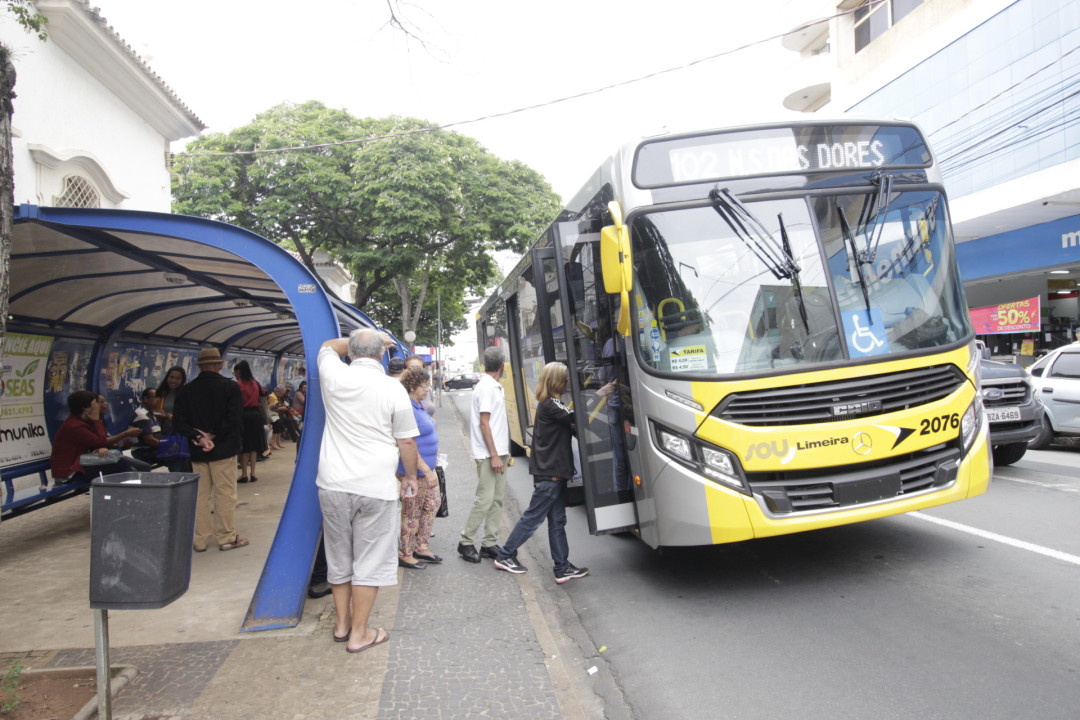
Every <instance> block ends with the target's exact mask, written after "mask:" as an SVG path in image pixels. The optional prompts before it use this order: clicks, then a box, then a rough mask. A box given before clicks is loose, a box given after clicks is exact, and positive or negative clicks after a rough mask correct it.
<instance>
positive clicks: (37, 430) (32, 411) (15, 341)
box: [0, 333, 52, 467]
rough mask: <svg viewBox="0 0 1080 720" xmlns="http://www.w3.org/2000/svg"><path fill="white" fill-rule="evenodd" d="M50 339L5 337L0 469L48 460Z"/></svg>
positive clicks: (0, 377)
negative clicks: (45, 401) (46, 373)
mask: <svg viewBox="0 0 1080 720" xmlns="http://www.w3.org/2000/svg"><path fill="white" fill-rule="evenodd" d="M51 348H52V338H49V337H44V336H42V335H23V334H21V333H11V334H9V335H8V336H7V337H6V338H4V367H3V372H2V373H0V466H2V467H9V466H11V465H19V464H21V463H25V462H30V461H32V460H41V459H43V458H47V457H49V454H50V453H51V451H52V445H51V444H50V442H49V433H48V431H47V430H46V429H45V405H44V403H43V402H42V398H43V397H44V390H45V368H46V366H47V365H48V362H49V350H50V349H51Z"/></svg>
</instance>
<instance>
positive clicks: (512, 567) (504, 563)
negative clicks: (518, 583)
mask: <svg viewBox="0 0 1080 720" xmlns="http://www.w3.org/2000/svg"><path fill="white" fill-rule="evenodd" d="M492 564H493V565H495V567H497V568H499V569H500V570H505V571H506V572H512V573H514V574H515V575H520V574H521V573H523V572H528V571H529V568H527V567H525V566H524V565H522V564H521V563H519V562H518V561H517V558H513V557H508V558H495V562H494V563H492Z"/></svg>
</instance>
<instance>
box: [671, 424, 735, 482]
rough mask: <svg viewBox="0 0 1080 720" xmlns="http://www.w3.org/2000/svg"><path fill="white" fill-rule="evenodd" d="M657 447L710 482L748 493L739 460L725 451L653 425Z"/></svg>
mask: <svg viewBox="0 0 1080 720" xmlns="http://www.w3.org/2000/svg"><path fill="white" fill-rule="evenodd" d="M654 428H655V430H656V441H657V443H658V444H659V446H660V450H661V451H662V452H663V453H664V454H665V455H668V456H670V457H672V458H674V459H675V460H678V461H679V462H680V463H681V464H682V465H686V466H687V467H689V468H690V469H692V470H693V471H694V472H696V473H698V474H700V475H704V476H705V477H707V478H708V479H709V480H712V481H713V482H716V483H720V484H722V485H726V486H728V487H730V488H733V489H735V490H738V491H739V492H743V493H747V494H749V492H750V491H749V489H748V488H747V485H746V482H745V481H744V480H743V478H742V472H741V470H740V468H739V463H738V460H736V459H735V456H734V455H732V454H731V453H729V452H728V451H727V450H724V449H722V448H718V447H716V446H715V445H711V444H709V443H706V442H704V441H702V440H699V439H698V438H691V437H687V436H686V435H682V434H681V433H678V432H675V431H674V430H669V429H667V428H665V427H661V426H660V425H655V424H654Z"/></svg>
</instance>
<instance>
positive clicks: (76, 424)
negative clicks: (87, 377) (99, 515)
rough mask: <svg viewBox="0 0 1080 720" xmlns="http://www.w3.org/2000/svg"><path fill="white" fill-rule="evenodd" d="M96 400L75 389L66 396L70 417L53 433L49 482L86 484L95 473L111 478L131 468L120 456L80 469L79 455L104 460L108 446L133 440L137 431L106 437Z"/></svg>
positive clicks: (86, 391)
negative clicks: (130, 438) (95, 456)
mask: <svg viewBox="0 0 1080 720" xmlns="http://www.w3.org/2000/svg"><path fill="white" fill-rule="evenodd" d="M96 400H97V398H96V396H95V395H94V393H92V392H90V391H89V390H76V391H75V392H73V393H71V395H69V396H68V401H67V402H68V410H70V411H71V415H70V416H69V417H68V419H67V420H65V421H64V422H63V424H62V425H61V426H60V429H59V430H57V431H56V437H54V438H53V445H52V457H51V458H50V461H51V465H52V476H53V480H55V481H56V482H57V483H82V482H89V481H90V480H91V479H92V478H94V477H96V476H97V475H99V474H101V475H112V474H113V473H120V472H131V471H132V470H134V469H135V468H134V466H133V465H132V464H131V463H130V462H129V461H128V458H125V457H123V456H121V457H120V459H119V460H117V461H116V462H112V463H108V464H104V465H93V466H92V467H88V468H84V467H83V465H82V463H81V462H80V461H79V456H80V455H83V454H84V453H96V454H97V455H98V457H100V458H102V459H104V458H105V457H106V456H107V454H108V453H109V444H110V443H115V442H116V441H118V440H122V439H124V438H128V437H134V436H136V435H138V434H139V432H140V431H139V429H138V428H129V429H127V430H125V431H124V432H122V433H120V434H119V435H114V436H112V437H109V434H108V432H106V430H105V423H104V422H102V420H101V408H100V406H99V405H98V403H97V402H96ZM114 452H115V451H114Z"/></svg>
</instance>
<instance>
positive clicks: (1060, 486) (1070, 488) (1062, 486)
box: [994, 470, 1080, 493]
mask: <svg viewBox="0 0 1080 720" xmlns="http://www.w3.org/2000/svg"><path fill="white" fill-rule="evenodd" d="M994 477H995V478H997V479H998V480H1008V481H1009V482H1014V483H1022V484H1024V485H1034V486H1035V487H1044V488H1048V489H1050V490H1060V491H1061V492H1072V493H1080V487H1077V486H1076V485H1073V484H1070V483H1048V482H1043V481H1041V480H1027V479H1024V478H1018V477H1010V476H1009V475H1003V474H1002V473H1001V471H1000V470H998V471H995V472H994Z"/></svg>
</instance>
